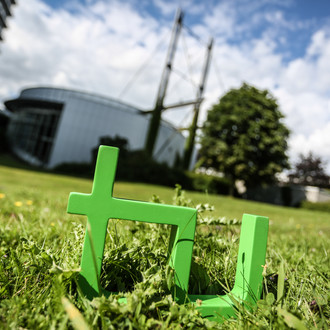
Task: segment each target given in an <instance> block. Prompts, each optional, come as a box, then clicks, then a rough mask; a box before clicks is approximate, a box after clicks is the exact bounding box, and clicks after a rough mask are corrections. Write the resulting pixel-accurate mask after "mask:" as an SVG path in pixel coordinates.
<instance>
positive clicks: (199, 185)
mask: <svg viewBox="0 0 330 330" xmlns="http://www.w3.org/2000/svg"><path fill="white" fill-rule="evenodd" d="M187 176H188V178H189V180H190V185H191V189H193V190H197V191H202V192H205V191H207V192H208V193H210V194H221V195H228V194H229V192H230V181H229V180H227V179H226V178H219V177H216V176H213V175H206V174H199V173H191V172H189V173H187Z"/></svg>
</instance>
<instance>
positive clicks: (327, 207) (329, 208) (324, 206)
mask: <svg viewBox="0 0 330 330" xmlns="http://www.w3.org/2000/svg"><path fill="white" fill-rule="evenodd" d="M301 207H302V208H304V209H308V210H313V211H322V212H329V213H330V202H321V203H313V202H308V201H303V202H302V203H301Z"/></svg>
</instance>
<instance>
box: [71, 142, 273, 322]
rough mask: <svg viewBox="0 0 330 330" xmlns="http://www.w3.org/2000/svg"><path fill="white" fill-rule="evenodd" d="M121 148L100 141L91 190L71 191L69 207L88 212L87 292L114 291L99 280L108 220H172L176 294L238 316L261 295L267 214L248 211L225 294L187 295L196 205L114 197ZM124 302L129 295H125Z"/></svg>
mask: <svg viewBox="0 0 330 330" xmlns="http://www.w3.org/2000/svg"><path fill="white" fill-rule="evenodd" d="M118 152H119V150H118V149H117V148H113V147H107V146H100V148H99V153H98V158H97V163H96V169H95V176H94V183H93V189H92V193H91V194H81V193H71V194H70V197H69V203H68V212H69V213H74V214H82V215H86V216H87V222H88V224H87V226H88V229H87V230H86V235H85V242H84V247H83V253H82V258H81V272H80V276H79V286H80V288H81V290H82V292H83V293H84V294H85V295H86V297H88V298H90V299H92V298H93V297H96V296H100V295H102V294H104V295H109V294H110V293H109V292H107V291H106V290H104V289H103V288H102V287H101V286H100V275H101V266H102V259H103V253H104V246H105V240H106V232H107V226H108V221H109V220H110V219H123V220H132V221H142V222H148V223H157V224H167V225H172V229H171V234H170V242H169V256H170V257H169V265H170V267H171V268H173V270H174V288H173V292H172V294H173V296H174V299H175V300H176V301H177V302H178V303H185V302H192V303H195V304H196V306H197V308H198V309H199V310H200V312H201V314H202V316H203V317H207V318H209V319H211V320H217V321H220V322H221V321H222V320H223V319H226V318H228V317H231V316H235V307H234V306H235V304H237V303H244V304H245V305H246V306H247V307H250V306H252V305H253V304H255V302H256V300H257V299H259V298H260V294H261V287H262V265H263V264H264V263H265V255H266V245H267V235H268V218H265V217H259V216H254V215H244V216H243V222H242V230H241V238H240V246H239V254H238V262H237V270H236V279H235V285H234V288H233V290H232V291H231V292H230V293H228V294H227V295H225V296H211V295H188V281H189V274H190V266H191V259H192V250H193V244H194V236H195V228H196V221H197V211H196V210H195V209H192V208H187V207H179V206H173V205H164V204H154V203H147V202H139V201H132V200H126V199H119V198H114V197H113V196H112V191H113V185H114V180H115V172H116V167H117V160H118ZM122 301H123V302H125V300H124V299H123V300H122Z"/></svg>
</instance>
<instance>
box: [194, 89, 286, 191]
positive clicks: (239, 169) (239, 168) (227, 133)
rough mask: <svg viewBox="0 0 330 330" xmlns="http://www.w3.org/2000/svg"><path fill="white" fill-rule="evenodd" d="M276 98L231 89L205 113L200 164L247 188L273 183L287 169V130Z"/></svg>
mask: <svg viewBox="0 0 330 330" xmlns="http://www.w3.org/2000/svg"><path fill="white" fill-rule="evenodd" d="M283 117H284V116H283V115H282V113H281V112H280V110H279V108H278V105H277V102H276V100H275V98H274V97H273V96H272V95H271V94H270V93H269V92H268V91H267V90H264V91H261V90H258V89H257V88H255V87H252V86H250V85H248V84H246V83H244V84H243V85H242V86H241V87H240V88H239V89H232V90H230V91H229V92H228V93H227V94H225V95H224V96H223V97H222V98H221V99H220V102H219V103H218V104H216V105H214V106H213V107H212V108H211V109H210V110H209V112H208V116H207V120H206V121H205V123H204V125H203V128H202V138H201V150H200V162H199V164H200V165H201V166H203V167H206V168H213V169H214V170H216V171H218V172H221V173H223V174H224V175H225V176H226V177H227V178H228V179H229V180H231V182H232V187H234V183H235V181H236V180H243V181H244V182H245V185H246V187H251V186H257V185H260V184H263V183H270V182H273V181H274V178H275V174H276V173H278V172H281V171H282V170H283V169H285V168H289V163H288V157H287V155H286V150H287V147H288V146H287V139H288V137H289V133H290V132H289V130H288V129H287V127H286V126H285V125H284V124H283V123H282V118H283Z"/></svg>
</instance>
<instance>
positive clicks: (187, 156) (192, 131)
mask: <svg viewBox="0 0 330 330" xmlns="http://www.w3.org/2000/svg"><path fill="white" fill-rule="evenodd" d="M212 47H213V38H211V39H210V42H209V44H208V47H207V53H206V57H205V62H204V68H203V72H202V78H201V82H200V85H199V88H198V91H197V97H196V98H197V102H196V103H195V106H194V117H193V121H192V123H191V126H190V128H189V136H188V138H187V140H186V144H185V149H184V157H183V168H184V169H188V168H189V165H190V161H191V156H192V151H193V148H194V143H195V137H196V130H197V123H198V115H199V109H200V105H201V102H202V97H203V92H204V86H205V81H206V78H207V74H208V71H209V67H210V60H211V52H212Z"/></svg>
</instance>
